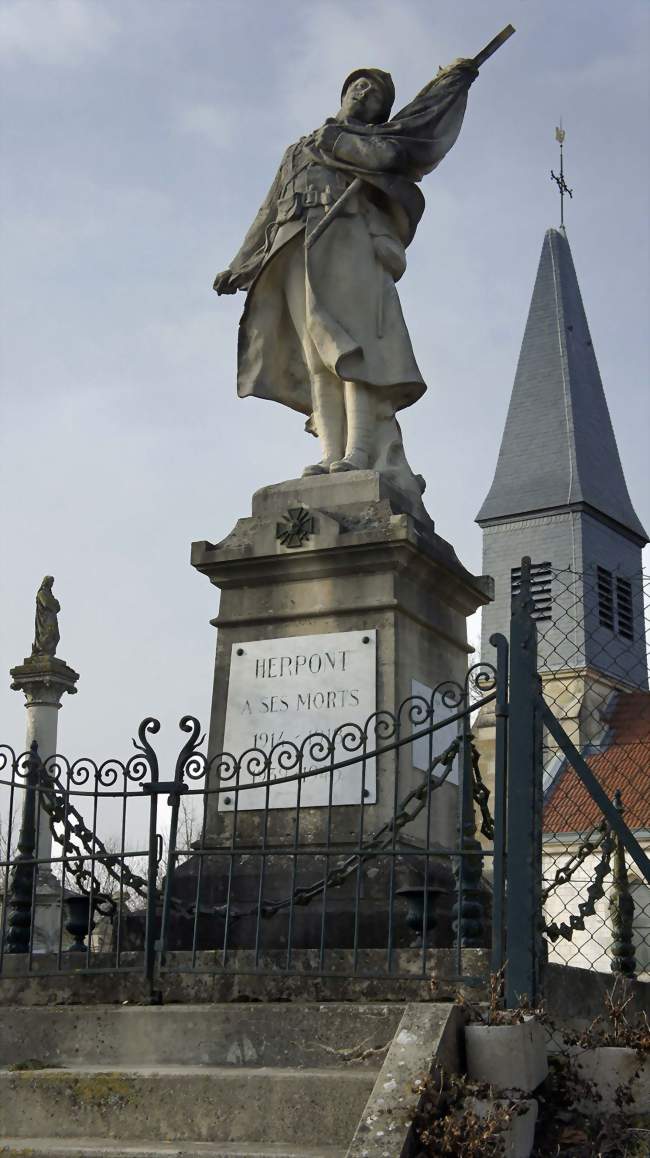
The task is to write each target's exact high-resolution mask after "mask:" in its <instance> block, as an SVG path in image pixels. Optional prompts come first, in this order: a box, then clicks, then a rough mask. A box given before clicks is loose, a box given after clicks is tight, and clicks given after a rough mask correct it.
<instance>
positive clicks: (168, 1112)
mask: <svg viewBox="0 0 650 1158" xmlns="http://www.w3.org/2000/svg"><path fill="white" fill-rule="evenodd" d="M373 1084H374V1074H373V1073H372V1072H366V1071H364V1070H362V1069H351V1070H321V1069H302V1070H295V1069H280V1068H274V1069H270V1068H267V1067H259V1068H248V1067H243V1066H242V1067H224V1066H205V1067H200V1066H193V1067H188V1066H185V1067H175V1066H166V1067H164V1068H161V1067H157V1068H141V1069H139V1070H129V1069H119V1068H118V1069H113V1070H107V1069H99V1068H90V1067H87V1066H86V1067H83V1068H77V1069H72V1068H69V1069H51V1070H47V1069H42V1070H26V1071H18V1072H9V1071H7V1070H5V1071H2V1072H0V1137H6V1136H13V1137H21V1136H28V1135H30V1136H31V1135H34V1134H37V1135H40V1136H42V1137H47V1136H48V1135H52V1134H55V1133H59V1132H60V1130H61V1129H62V1128H64V1129H65V1131H66V1134H67V1135H68V1136H69V1137H77V1138H78V1137H95V1138H97V1139H102V1138H108V1139H115V1140H119V1139H121V1138H125V1137H126V1138H129V1139H132V1140H133V1141H134V1142H136V1141H144V1142H147V1143H151V1142H156V1141H158V1140H160V1141H192V1142H194V1141H201V1142H218V1141H221V1140H226V1141H229V1142H239V1141H241V1142H247V1143H253V1142H257V1143H264V1142H265V1141H266V1139H272V1140H273V1141H274V1142H276V1143H277V1142H286V1143H291V1144H293V1145H294V1146H295V1145H297V1144H298V1143H302V1144H303V1145H304V1146H305V1147H309V1146H312V1147H313V1146H317V1145H320V1144H322V1142H323V1140H325V1141H326V1143H327V1144H328V1145H330V1144H331V1145H337V1144H339V1143H347V1142H348V1141H349V1139H350V1137H351V1136H352V1134H353V1132H354V1130H355V1127H356V1124H357V1122H358V1120H359V1117H360V1114H361V1111H362V1109H363V1106H364V1104H365V1102H366V1101H367V1098H368V1096H369V1094H370V1091H371V1090H372V1087H373Z"/></svg>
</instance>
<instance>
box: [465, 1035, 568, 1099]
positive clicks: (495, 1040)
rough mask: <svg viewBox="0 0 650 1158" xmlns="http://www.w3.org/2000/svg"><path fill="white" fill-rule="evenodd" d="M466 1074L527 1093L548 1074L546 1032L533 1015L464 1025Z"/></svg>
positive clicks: (492, 1084) (502, 1087)
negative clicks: (502, 1022) (500, 1022)
mask: <svg viewBox="0 0 650 1158" xmlns="http://www.w3.org/2000/svg"><path fill="white" fill-rule="evenodd" d="M465 1052H466V1056H467V1073H468V1075H469V1077H470V1078H472V1079H473V1080H474V1081H477V1082H488V1083H489V1084H490V1085H491V1086H498V1088H499V1089H501V1090H520V1091H521V1092H522V1093H524V1094H530V1093H532V1091H533V1090H535V1089H537V1087H538V1086H539V1085H540V1083H541V1082H543V1081H544V1078H545V1077H546V1075H547V1073H548V1060H547V1057H546V1033H545V1031H544V1027H543V1025H541V1023H540V1022H539V1021H536V1020H535V1018H534V1017H526V1018H525V1019H524V1020H523V1021H518V1022H515V1023H514V1024H513V1025H467V1026H466V1027H465Z"/></svg>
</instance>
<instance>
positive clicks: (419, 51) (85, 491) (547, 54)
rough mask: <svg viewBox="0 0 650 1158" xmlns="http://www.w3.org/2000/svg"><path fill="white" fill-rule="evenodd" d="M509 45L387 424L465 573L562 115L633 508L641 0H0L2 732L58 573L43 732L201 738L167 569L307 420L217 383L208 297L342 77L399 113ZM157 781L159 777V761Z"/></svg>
mask: <svg viewBox="0 0 650 1158" xmlns="http://www.w3.org/2000/svg"><path fill="white" fill-rule="evenodd" d="M508 22H512V23H513V24H514V25H515V26H516V28H517V34H516V36H515V37H513V38H512V39H511V40H510V41H509V42H508V43H507V44H506V45H505V46H504V47H503V48H502V49H501V50H500V51H499V52H498V53H497V55H496V56H495V57H493V58H492V60H490V61H489V62H488V63H487V64H486V65H485V66H484V68H483V69H482V71H481V75H480V78H479V80H478V81H477V82H476V84H475V85H474V86H473V88H472V90H471V93H470V98H469V104H468V110H467V115H466V119H465V123H464V126H463V130H462V133H461V135H460V138H459V140H458V142H457V143H456V145H455V147H454V149H453V150H452V152H451V153H450V154H449V156H448V157H447V158H446V159H445V161H444V162H443V163H442V165H441V166H440V168H439V169H437V170H436V172H435V173H433V174H431V175H430V176H429V177H427V178H425V181H424V183H423V192H424V194H425V196H426V199H427V209H426V212H425V216H424V218H423V220H422V223H421V225H420V227H419V230H418V234H417V237H416V239H415V241H414V243H413V246H412V247H411V249H410V251H409V268H408V270H407V272H406V274H405V276H404V278H403V280H402V281H401V283H400V297H401V301H402V306H403V310H404V313H405V316H406V320H407V323H408V326H409V330H410V333H411V337H412V341H413V346H414V349H415V353H416V357H417V360H418V363H419V365H420V367H421V369H422V372H423V375H424V377H425V380H426V381H427V383H428V385H429V390H428V393H427V394H426V396H425V397H424V398H423V399H422V400H421V401H420V402H418V403H417V405H416V406H415V407H412V408H410V409H409V410H408V411H404V412H403V413H402V416H401V419H402V426H403V432H404V439H405V444H406V450H407V454H408V457H409V460H410V462H411V464H412V466H413V469H414V470H415V471H418V472H421V473H422V474H423V475H424V476H425V478H426V480H427V484H428V485H427V492H426V495H425V501H426V503H427V506H428V509H429V512H430V513H431V515H432V517H433V518H434V519H435V522H436V529H437V531H438V532H439V534H441V535H442V536H443V537H444V538H446V539H448V540H450V541H451V542H452V543H453V545H454V547H455V548H456V551H457V552H458V554H459V556H460V558H461V560H462V561H463V562H464V563H465V565H466V566H467V567H469V568H470V569H472V570H474V571H476V572H480V568H481V534H480V531H479V529H478V527H477V526H476V525H475V523H474V517H475V515H476V512H477V511H478V509H479V507H480V505H481V503H482V501H483V499H484V497H485V494H486V492H487V490H488V488H489V485H490V483H491V480H492V475H493V471H494V466H495V463H496V457H497V453H498V448H499V443H500V437H501V433H502V430H503V425H504V421H505V415H506V409H507V405H508V400H509V396H510V391H511V387H512V381H513V377H514V372H515V367H516V361H517V356H518V352H519V347H520V344H521V339H522V335H523V329H524V324H525V320H526V315H527V311H528V306H529V302H530V295H531V291H532V286H533V281H534V277H535V272H536V268H537V263H538V260H539V253H540V250H541V245H542V240H543V236H544V231H545V230H546V229H547V228H548V227H549V226H551V225H557V224H559V203H558V196H557V191H556V188H555V186H554V185H553V183H552V181H551V179H550V169H551V168H552V167H553V168H557V165H558V153H557V145H556V142H555V139H554V136H555V126H556V124H557V123H558V122H559V119H560V117H562V120H563V125H564V127H565V129H566V134H567V136H566V143H565V170H566V177H567V181H568V184H569V185H570V186H571V187H572V188H573V191H574V196H573V200H572V201H569V203H568V206H567V211H566V219H567V230H568V235H569V239H570V242H571V247H572V251H573V257H574V261H575V264H576V269H577V273H578V278H579V280H580V283H581V288H582V294H583V298H584V302H585V306H586V310H587V316H588V319H589V322H590V327H591V332H592V338H593V341H594V345H595V349H596V353H597V356H598V360H599V365H600V370H601V374H602V377H603V382H604V385H605V390H606V394H607V398H608V402H609V406H610V411H611V414H612V420H613V424H614V429H615V432H616V436H617V440H618V444H619V449H620V452H621V457H622V461H623V466H624V470H625V473H626V477H627V481H628V486H629V489H630V493H631V496H632V500H633V502H634V504H635V506H636V509H637V513H638V514H639V517H640V518H641V521H642V522H644V523H645V525H646V526H648V525H649V524H650V502H649V495H648V483H647V465H646V464H647V445H648V434H649V425H650V424H649V421H648V420H649V400H648V389H647V382H648V344H647V322H648V224H647V220H648V218H647V209H648V204H647V189H648V176H649V174H648V150H647V145H646V140H647V131H648V111H649V110H648V80H647V61H648V52H649V49H650V35H649V25H650V9H649V7H648V5H647V3H646V0H623V2H622V3H619V4H615V5H614V4H612V3H611V0H507V2H505V0H504V2H501V0H437V2H432V0H429V2H425V0H400V2H399V3H397V2H395V0H392V2H389V0H373V2H370V0H312V2H311V3H309V4H305V3H304V2H302V0H300V2H299V0H273V2H269V0H247V2H235V0H0V76H1V79H0V103H1V107H2V112H1V114H0V231H1V232H0V249H1V253H2V259H1V261H0V297H1V323H0V374H1V390H2V395H1V401H0V430H1V434H0V439H1V443H0V494H1V509H2V515H1V525H2V548H3V556H2V566H1V567H0V606H1V607H2V625H1V629H0V630H1V636H0V664H1V666H3V670H4V671H5V673H6V675H5V677H3V679H4V684H3V686H2V688H0V737H1V738H2V739H3V740H8V741H9V742H10V743H12V744H13V745H14V746H16V747H18V748H20V747H21V746H22V742H23V736H24V707H23V696H22V694H21V693H16V692H12V691H10V690H9V675H8V670H9V668H10V667H12V666H14V665H15V664H17V663H19V662H21V661H22V659H23V657H24V656H26V655H28V654H29V651H30V647H31V641H32V638H33V608H34V596H35V593H36V590H37V588H38V586H39V584H40V582H41V579H42V577H43V576H44V575H45V574H52V575H54V576H55V584H54V591H55V594H56V595H57V597H58V598H59V600H60V602H61V605H62V611H61V615H60V628H61V643H60V646H59V649H58V654H59V655H60V656H61V658H63V659H65V660H66V661H67V662H68V663H69V664H70V665H71V666H72V667H73V668H75V669H76V671H78V672H79V673H80V680H79V685H78V688H79V691H78V695H76V696H74V697H66V700H65V701H64V704H63V708H62V710H61V713H60V717H59V748H60V750H62V751H64V752H66V753H68V754H69V755H71V756H77V755H82V754H88V755H94V756H96V757H98V758H102V757H104V756H109V755H114V756H126V755H128V754H129V752H130V738H131V737H132V736H133V735H134V734H135V731H136V728H137V725H138V723H139V721H140V720H141V719H142V718H143V717H144V716H145V715H154V716H157V717H158V718H160V720H161V721H162V725H163V730H162V733H161V735H160V737H159V738H158V744H157V746H158V749H159V751H160V753H161V756H162V759H163V767H162V772H163V774H165V772H166V771H167V768H168V765H167V766H166V765H165V761H167V762H168V763H169V762H171V761H173V760H174V759H175V755H176V752H177V750H178V748H179V747H180V744H181V737H180V733H179V732H178V730H177V723H178V720H179V718H180V717H181V716H182V715H184V714H185V713H190V714H194V715H196V716H198V717H199V719H200V720H201V721H202V722H203V723H204V725H206V726H207V723H208V716H209V705H210V697H211V690H212V667H213V661H214V646H215V638H214V628H213V627H211V626H210V623H209V620H210V618H211V617H213V616H214V615H216V612H217V605H218V592H217V591H216V590H215V589H214V588H211V587H210V585H209V583H208V581H207V580H206V579H205V578H204V577H203V576H201V575H199V574H198V573H196V572H194V571H193V570H192V569H191V567H190V565H189V553H190V543H191V542H192V541H193V540H195V539H208V540H211V541H217V540H219V539H222V538H224V537H225V536H226V535H227V534H228V533H229V532H230V530H231V529H232V528H233V526H234V524H235V522H236V520H237V519H238V518H240V517H245V516H247V515H248V514H250V502H251V495H252V492H253V491H254V490H256V489H257V488H259V487H261V486H264V485H267V484H271V483H275V482H280V481H282V480H284V479H289V478H295V477H298V476H299V475H300V473H301V471H302V468H303V467H304V465H305V464H306V463H308V462H310V461H312V460H313V456H314V444H313V442H312V440H311V439H310V438H309V437H308V436H307V435H305V434H304V433H303V429H302V427H303V420H302V419H301V417H300V416H299V415H297V414H295V413H293V412H292V411H289V410H287V409H286V408H284V407H282V406H279V405H277V404H274V403H271V402H264V401H260V400H254V399H246V400H239V399H238V398H237V396H236V390H235V371H236V336H237V323H238V319H239V315H240V312H241V308H242V305H243V296H242V295H238V296H237V297H225V298H220V299H218V298H217V297H216V295H215V294H214V293H213V292H212V289H211V286H212V281H213V278H214V275H215V274H216V272H217V271H218V270H221V269H223V268H224V267H226V266H227V265H228V263H229V261H230V259H231V258H232V256H233V255H234V253H235V252H236V251H237V249H238V248H239V245H240V243H241V240H242V237H243V235H244V233H245V231H246V229H247V227H248V225H249V224H250V222H251V220H252V219H253V217H254V215H255V213H256V211H257V208H258V206H259V203H260V201H261V199H262V197H263V195H264V193H265V192H266V189H267V188H268V186H269V184H270V182H271V180H272V177H273V175H274V173H275V170H276V167H277V164H278V161H279V159H280V157H281V155H282V152H283V150H284V148H285V147H286V146H287V145H288V144H289V143H291V142H292V141H294V140H295V139H297V137H298V136H300V135H301V134H303V133H305V132H308V131H310V130H311V129H313V128H315V127H316V126H317V125H319V124H320V123H322V121H323V120H324V119H325V118H326V117H327V116H331V115H333V114H334V113H335V112H336V110H337V108H338V100H337V98H338V94H339V92H340V86H341V83H342V81H343V79H344V77H345V76H346V75H347V73H348V72H349V71H350V70H351V69H353V68H356V67H358V66H361V65H375V66H378V67H381V68H385V69H389V70H390V71H391V73H392V75H393V77H394V80H395V84H396V88H397V107H399V106H401V105H403V104H404V103H406V101H407V100H408V99H410V98H411V97H412V96H413V95H414V94H415V93H416V92H417V91H418V90H419V89H420V88H421V87H422V85H423V84H424V83H426V81H427V80H429V79H430V78H431V77H432V76H433V75H434V74H435V72H436V70H437V68H438V66H439V65H441V64H446V63H449V62H450V61H451V60H452V59H454V58H455V57H457V56H468V55H469V56H471V55H474V54H475V53H476V52H478V51H479V50H480V49H481V48H482V47H483V45H484V44H485V43H487V42H488V41H489V40H490V39H491V38H492V37H493V36H494V35H495V34H496V33H497V32H498V31H499V30H500V29H501V28H502V27H503V26H504V25H505V24H507V23H508ZM169 771H171V769H169Z"/></svg>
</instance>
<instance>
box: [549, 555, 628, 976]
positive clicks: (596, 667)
mask: <svg viewBox="0 0 650 1158" xmlns="http://www.w3.org/2000/svg"><path fill="white" fill-rule="evenodd" d="M531 578H532V588H533V589H532V597H533V602H534V605H535V610H534V613H533V614H534V618H535V619H536V621H537V629H538V655H539V672H540V675H541V678H542V685H543V694H544V698H545V700H546V702H547V704H548V705H549V707H550V708H551V710H552V712H553V714H554V715H555V716H556V718H557V719H558V720H559V721H560V723H561V724H562V726H563V728H564V729H565V731H566V732H567V734H568V736H569V737H570V738H571V740H572V741H573V743H574V744H575V746H576V748H577V749H578V751H579V752H580V753H581V755H582V756H583V757H584V758H585V760H586V761H587V763H588V764H589V767H590V768H591V770H592V772H593V773H594V775H595V776H596V778H597V780H598V781H599V783H600V784H601V786H602V788H603V789H604V790H605V792H606V793H607V795H608V797H609V799H610V800H613V801H614V802H615V803H616V806H617V808H618V809H619V810H620V811H622V814H623V817H624V819H625V821H626V823H627V824H628V825H629V826H630V828H631V829H632V830H633V832H634V834H635V836H636V838H637V840H638V841H639V843H640V844H641V846H642V847H643V848H644V849H645V850H646V852H647V851H648V850H649V849H650V693H649V692H648V662H647V651H646V637H647V631H646V625H647V620H648V613H649V610H650V577H648V576H643V575H642V574H640V573H639V574H637V575H632V576H630V575H622V574H617V573H616V572H612V571H607V570H605V569H604V568H602V567H596V568H594V569H593V571H590V572H585V573H577V572H574V571H568V570H553V569H551V568H550V567H548V566H547V565H539V567H538V570H537V573H536V571H535V567H534V566H533V569H532V576H531ZM543 746H544V821H543V830H544V838H543V892H542V896H543V901H544V921H545V928H546V936H547V939H548V954H549V960H550V961H556V962H564V963H566V964H569V965H573V966H581V967H583V968H590V969H595V970H598V971H602V972H609V971H610V969H615V970H617V971H620V972H622V973H627V974H632V973H635V974H636V976H638V977H641V978H644V979H646V980H649V979H650V885H648V883H647V882H646V881H644V880H643V879H642V878H641V877H640V875H639V873H638V871H637V870H636V868H635V866H634V865H633V864H631V863H630V862H629V860H626V857H625V855H624V852H623V849H622V848H621V847H620V846H619V844H618V841H617V839H616V838H615V837H614V836H613V835H612V833H611V832H610V831H609V829H608V827H607V825H606V824H605V823H604V821H603V817H602V814H601V813H600V810H599V808H598V806H597V805H596V803H595V801H594V800H593V799H592V797H591V796H590V794H589V792H588V791H587V789H586V788H585V787H584V786H583V784H582V783H581V781H580V779H579V777H578V775H577V773H576V771H575V770H574V769H573V768H572V766H571V765H570V763H569V762H568V760H567V759H566V757H565V756H564V754H563V753H562V752H561V751H559V749H558V747H557V744H556V743H555V741H554V740H553V738H552V737H551V736H550V734H549V733H548V732H546V731H545V732H544V737H543Z"/></svg>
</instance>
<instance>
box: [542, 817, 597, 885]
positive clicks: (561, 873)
mask: <svg viewBox="0 0 650 1158" xmlns="http://www.w3.org/2000/svg"><path fill="white" fill-rule="evenodd" d="M608 831H609V830H608V827H607V823H606V821H604V820H603V821H602V822H601V823H600V824H599V825H597V827H596V828H592V830H591V832H590V833H589V834H588V835H587V836H586V837H585V839H584V840H583V842H582V844H581V845H579V846H578V849H577V851H576V852H573V853H571V854H570V855H569V857H568V858H567V860H565V862H564V864H561V865H560V867H559V868H558V869H556V870H555V876H554V877H553V880H552V881H551V883H550V884H549V885H547V886H546V888H545V889H543V890H542V904H544V902H545V901H546V900H547V898H548V897H549V896H550V895H551V893H552V892H553V891H554V890H555V889H556V888H558V887H559V885H566V884H568V883H569V881H570V880H571V878H572V877H573V876H574V874H575V873H576V872H577V870H578V869H579V868H580V865H581V864H583V863H584V862H585V861H586V859H587V857H588V856H589V855H590V853H592V852H595V851H596V849H597V848H600V846H601V845H602V844H603V841H604V840H605V838H606V836H607V833H608ZM596 833H599V834H600V835H599V836H598V839H597V840H595V839H594V838H595V836H596Z"/></svg>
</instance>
